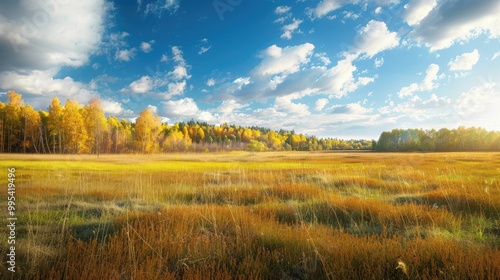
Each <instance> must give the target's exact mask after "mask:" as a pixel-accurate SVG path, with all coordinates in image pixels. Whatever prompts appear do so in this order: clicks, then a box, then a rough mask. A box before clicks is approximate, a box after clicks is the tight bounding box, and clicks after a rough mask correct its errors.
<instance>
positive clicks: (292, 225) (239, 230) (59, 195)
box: [0, 152, 500, 279]
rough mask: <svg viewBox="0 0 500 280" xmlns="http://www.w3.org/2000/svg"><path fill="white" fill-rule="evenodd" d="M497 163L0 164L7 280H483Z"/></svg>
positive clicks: (322, 156)
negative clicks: (9, 200)
mask: <svg viewBox="0 0 500 280" xmlns="http://www.w3.org/2000/svg"><path fill="white" fill-rule="evenodd" d="M499 163H500V154H499V153H436V154H416V153H411V154H398V153H390V154H384V153H318V152H315V153H306V152H288V153H284V152H283V153H281V152H266V153H245V152H235V153H214V154H210V153H208V154H189V153H188V154H165V155H116V156H113V155H102V156H100V157H99V158H97V157H95V156H87V155H85V156H65V155H0V170H5V172H3V173H2V174H0V179H1V180H2V181H3V182H6V180H7V168H11V167H15V168H16V186H17V190H16V204H17V206H18V209H17V212H16V213H17V217H18V219H19V220H18V227H17V233H18V235H17V238H18V240H17V243H16V248H17V253H18V257H19V258H18V260H19V261H18V272H16V274H14V275H13V277H14V279H54V278H56V279H59V278H65V279H101V278H102V279H119V278H124V279H238V278H241V279H293V278H296V279H360V278H370V279H372V278H373V279H435V278H440V279H495V278H500V267H499V266H498V263H500V222H499V221H500V168H499V166H500V165H499ZM0 199H1V200H3V201H6V194H5V193H2V194H0ZM4 213H5V212H4ZM0 245H1V247H0V248H1V249H2V253H5V254H6V252H7V244H6V243H5V242H4V243H2V244H0ZM5 254H4V255H5ZM82 260H86V261H82ZM398 260H399V261H403V262H404V263H405V265H406V266H407V271H406V273H404V272H403V271H402V270H401V269H396V267H397V266H398ZM5 275H9V274H7V271H6V270H4V271H1V272H0V277H3V278H5V277H4V276H5ZM10 276H12V275H10ZM10 276H9V277H10Z"/></svg>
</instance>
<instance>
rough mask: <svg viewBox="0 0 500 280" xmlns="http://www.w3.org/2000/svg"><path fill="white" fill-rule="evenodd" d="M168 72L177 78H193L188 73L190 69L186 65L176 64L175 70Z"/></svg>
mask: <svg viewBox="0 0 500 280" xmlns="http://www.w3.org/2000/svg"><path fill="white" fill-rule="evenodd" d="M168 74H169V75H170V76H171V77H173V78H174V79H176V80H182V79H189V78H191V76H190V75H188V71H187V69H186V66H184V65H177V66H175V67H174V70H173V71H171V72H169V73H168Z"/></svg>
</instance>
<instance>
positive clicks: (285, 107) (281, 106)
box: [274, 95, 310, 117]
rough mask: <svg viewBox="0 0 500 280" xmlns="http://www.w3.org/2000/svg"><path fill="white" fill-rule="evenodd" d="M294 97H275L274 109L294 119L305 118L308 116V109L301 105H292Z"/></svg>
mask: <svg viewBox="0 0 500 280" xmlns="http://www.w3.org/2000/svg"><path fill="white" fill-rule="evenodd" d="M293 99H295V96H294V95H289V96H281V97H276V99H275V101H274V109H276V111H278V112H283V113H286V114H287V115H292V116H296V117H305V116H307V115H309V114H310V112H309V107H308V106H307V105H305V104H302V103H293V102H292V100H293Z"/></svg>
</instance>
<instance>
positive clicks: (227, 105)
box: [216, 99, 248, 114]
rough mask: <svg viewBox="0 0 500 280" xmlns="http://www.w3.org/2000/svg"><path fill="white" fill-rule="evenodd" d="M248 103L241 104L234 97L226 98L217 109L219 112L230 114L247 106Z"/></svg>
mask: <svg viewBox="0 0 500 280" xmlns="http://www.w3.org/2000/svg"><path fill="white" fill-rule="evenodd" d="M247 106H248V104H240V103H238V102H237V101H236V100H234V99H230V100H224V101H223V102H222V104H221V105H220V106H219V107H218V108H217V109H216V111H217V112H218V113H222V114H230V113H232V112H234V111H235V110H238V109H242V108H245V107H247Z"/></svg>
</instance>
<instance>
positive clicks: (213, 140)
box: [0, 91, 372, 154]
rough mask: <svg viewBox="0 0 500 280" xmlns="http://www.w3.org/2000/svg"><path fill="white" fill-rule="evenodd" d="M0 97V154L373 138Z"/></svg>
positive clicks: (320, 143) (341, 146)
mask: <svg viewBox="0 0 500 280" xmlns="http://www.w3.org/2000/svg"><path fill="white" fill-rule="evenodd" d="M7 96H8V103H7V104H4V103H2V102H0V152H2V153H6V152H7V153H93V154H100V153H109V154H111V153H158V152H176V151H226V150H251V151H267V150H300V151H315V150H370V149H371V145H372V141H367V140H342V139H337V138H326V139H322V138H317V137H315V136H308V135H304V134H296V133H295V132H294V131H286V130H279V131H274V130H272V129H269V128H263V127H257V126H252V127H242V126H238V125H229V124H226V123H224V124H219V125H211V124H208V123H206V122H198V121H195V120H190V121H188V122H187V123H186V122H178V123H174V124H167V123H162V122H161V120H160V118H159V116H158V115H157V114H155V113H154V112H153V111H151V110H150V109H145V110H144V111H142V112H141V113H140V114H139V117H138V118H137V119H136V120H135V122H130V121H129V120H126V119H118V118H117V117H115V116H107V117H106V116H105V114H104V110H103V108H102V103H101V101H100V100H99V99H92V100H90V101H89V102H88V104H86V105H85V106H83V105H81V104H79V103H78V102H77V101H76V100H66V101H65V103H64V106H63V105H61V102H60V100H59V99H58V98H57V97H55V98H53V100H52V102H51V104H50V106H49V107H48V111H38V112H37V111H35V110H34V109H33V108H32V107H31V106H30V105H25V104H24V102H23V100H22V96H21V94H18V93H15V92H14V91H10V92H9V93H7Z"/></svg>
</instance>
